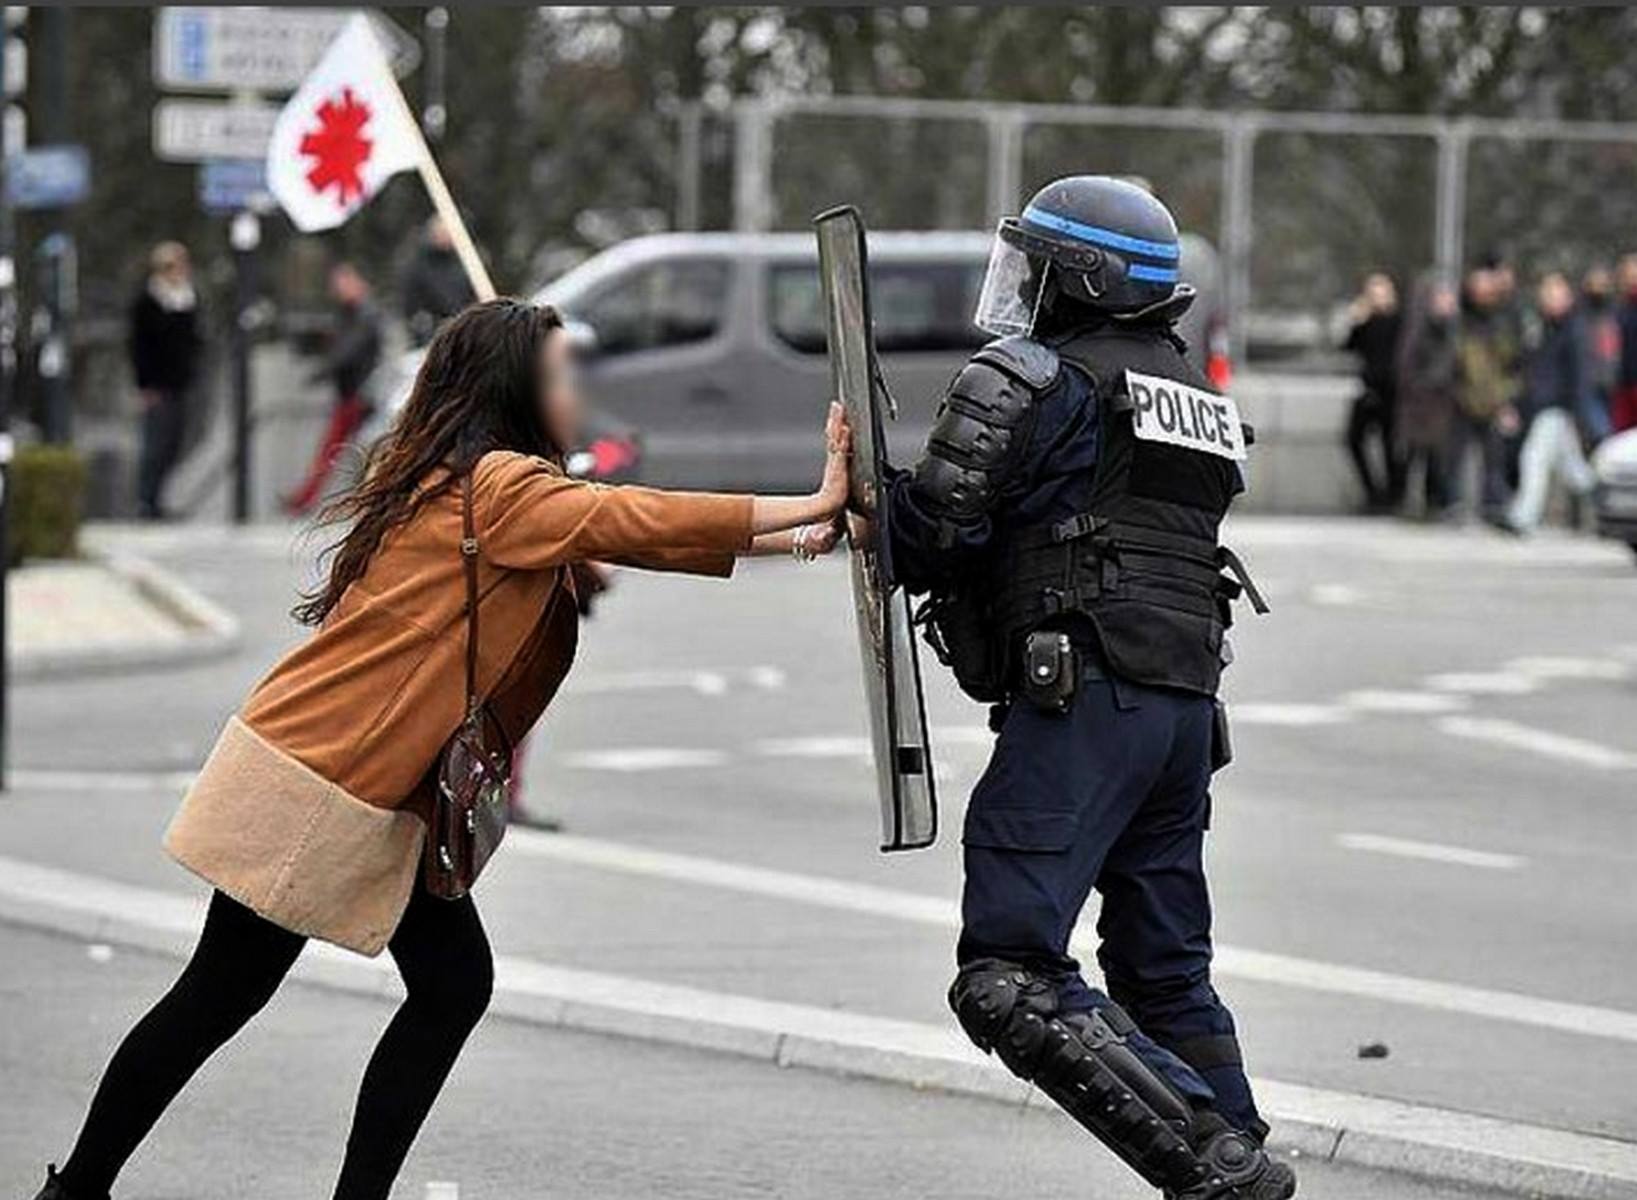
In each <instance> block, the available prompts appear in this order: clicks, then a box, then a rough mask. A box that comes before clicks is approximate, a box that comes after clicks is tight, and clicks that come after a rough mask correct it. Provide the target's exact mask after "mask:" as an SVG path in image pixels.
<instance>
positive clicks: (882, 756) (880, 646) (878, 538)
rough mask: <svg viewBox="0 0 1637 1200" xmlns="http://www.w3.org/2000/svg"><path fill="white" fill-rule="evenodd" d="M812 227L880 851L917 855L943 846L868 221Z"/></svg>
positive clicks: (835, 213)
mask: <svg viewBox="0 0 1637 1200" xmlns="http://www.w3.org/2000/svg"><path fill="white" fill-rule="evenodd" d="M813 224H814V226H815V228H816V229H817V232H818V245H819V274H820V276H821V278H822V279H823V282H824V309H825V319H826V333H827V336H828V340H829V350H830V379H831V386H832V389H833V395H834V396H835V398H836V399H838V400H840V401H841V402H842V404H843V405H845V406H846V409H847V419H848V420H849V421H850V422H851V424H852V429H853V468H852V501H851V504H850V506H849V508H850V511H849V512H848V515H847V542H848V547H849V550H850V552H851V553H850V556H849V557H850V559H851V565H852V588H853V610H854V614H855V616H856V618H857V622H858V648H859V653H860V656H861V658H862V661H863V668H864V695H865V699H866V701H867V702H868V706H869V720H870V740H871V744H872V746H873V748H874V751H875V772H876V784H877V788H878V790H879V793H880V799H881V848H882V849H883V850H916V849H921V848H923V847H926V846H930V845H931V844H932V843H933V841H934V840H935V839H936V837H937V836H938V798H937V789H936V786H935V784H934V782H933V777H932V752H931V746H930V745H929V744H928V742H927V726H926V704H925V701H924V700H923V697H922V693H921V669H920V663H919V661H918V659H917V657H916V646H915V638H914V635H913V631H912V629H911V627H910V601H909V596H908V595H907V594H905V592H904V590H903V589H902V588H898V587H894V586H893V584H892V581H891V578H890V576H889V573H888V572H887V571H886V569H885V563H886V555H885V550H886V547H887V545H888V543H887V540H886V529H885V526H884V524H883V522H884V521H885V518H886V515H887V514H886V510H885V509H884V508H883V509H880V510H878V508H877V499H878V498H879V496H880V495H881V492H882V479H883V475H884V473H885V467H886V462H887V458H886V453H887V446H886V438H885V436H884V435H883V432H882V421H883V416H884V414H883V411H882V410H883V408H886V407H888V406H889V404H890V401H889V399H888V397H887V395H886V389H885V387H884V386H883V384H882V376H881V368H880V365H879V363H878V362H877V361H876V355H875V338H874V333H873V327H872V325H871V321H870V296H869V284H868V276H867V254H866V250H865V244H864V221H863V218H862V217H860V216H859V213H858V210H857V209H855V208H853V207H851V206H844V207H841V208H835V209H831V210H829V211H828V212H824V213H820V214H819V215H818V216H817V217H815V218H814V219H813Z"/></svg>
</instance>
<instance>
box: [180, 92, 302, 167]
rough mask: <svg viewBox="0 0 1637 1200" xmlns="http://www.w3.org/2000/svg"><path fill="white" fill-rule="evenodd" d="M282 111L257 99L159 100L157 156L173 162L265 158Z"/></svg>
mask: <svg viewBox="0 0 1637 1200" xmlns="http://www.w3.org/2000/svg"><path fill="white" fill-rule="evenodd" d="M279 108H280V106H279V105H277V104H268V103H265V102H261V101H254V100H251V101H244V100H161V101H160V102H159V103H158V104H156V105H154V107H153V152H154V154H155V155H156V156H157V157H159V158H162V159H166V160H168V161H170V162H203V161H205V160H206V159H210V158H264V157H266V155H267V142H268V140H269V139H270V138H271V137H272V136H273V123H274V122H275V121H277V120H278V115H279Z"/></svg>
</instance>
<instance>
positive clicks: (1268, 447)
mask: <svg viewBox="0 0 1637 1200" xmlns="http://www.w3.org/2000/svg"><path fill="white" fill-rule="evenodd" d="M1357 392H1358V383H1357V381H1356V380H1355V379H1353V378H1352V377H1351V376H1346V375H1295V374H1280V373H1277V372H1262V371H1241V372H1239V373H1238V374H1237V375H1236V376H1235V378H1234V384H1233V396H1234V399H1235V401H1237V402H1238V404H1239V411H1240V415H1241V416H1243V417H1244V419H1245V420H1246V421H1249V422H1250V423H1251V425H1252V426H1254V427H1255V429H1256V444H1255V445H1254V446H1252V447H1251V455H1250V467H1249V471H1248V474H1249V477H1250V488H1249V490H1248V491H1247V492H1246V494H1245V496H1244V498H1243V499H1242V500H1241V502H1240V505H1241V507H1243V508H1245V509H1247V510H1251V511H1256V512H1274V513H1337V512H1354V511H1357V509H1358V507H1359V505H1360V504H1361V503H1362V502H1363V499H1364V497H1363V494H1362V492H1361V491H1360V490H1359V485H1358V481H1357V479H1356V477H1355V476H1354V474H1353V466H1352V463H1351V462H1349V461H1348V458H1347V448H1346V445H1345V443H1344V442H1343V440H1342V439H1343V434H1344V432H1345V431H1346V428H1347V413H1348V409H1349V408H1350V407H1351V405H1352V401H1353V397H1354V396H1355V395H1356V394H1357Z"/></svg>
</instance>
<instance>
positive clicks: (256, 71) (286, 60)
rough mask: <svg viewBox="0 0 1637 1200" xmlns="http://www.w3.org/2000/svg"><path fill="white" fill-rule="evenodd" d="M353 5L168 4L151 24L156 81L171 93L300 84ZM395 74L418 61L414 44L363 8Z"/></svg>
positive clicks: (279, 89) (393, 25) (285, 89)
mask: <svg viewBox="0 0 1637 1200" xmlns="http://www.w3.org/2000/svg"><path fill="white" fill-rule="evenodd" d="M357 11H358V10H357V9H350V8H262V7H246V8H233V7H203V6H198V7H195V6H181V5H171V6H167V7H165V8H161V9H160V10H159V15H158V19H157V21H156V22H155V27H154V39H153V48H154V49H153V55H154V59H153V77H154V82H155V83H157V84H158V85H159V86H160V87H162V88H165V89H167V90H169V91H198V92H241V91H251V92H290V91H294V90H295V89H296V88H298V87H300V86H301V81H302V80H303V79H305V78H306V77H307V73H308V72H309V71H311V70H312V69H313V67H314V65H315V64H316V63H317V62H318V60H319V59H320V58H322V57H324V51H325V50H327V49H329V46H330V43H331V42H333V41H334V40H335V38H336V35H337V34H339V33H340V32H341V27H342V26H343V25H345V24H346V23H347V21H348V19H349V18H350V17H352V16H353V14H354V13H356V12H357ZM369 16H370V19H371V22H372V24H373V25H374V29H375V34H376V37H377V38H378V39H379V41H380V43H381V45H382V47H383V48H384V49H385V50H386V52H387V57H388V59H389V60H390V61H391V63H392V70H393V73H394V74H396V75H398V76H400V77H402V76H404V75H407V74H409V72H411V71H413V70H414V69H415V68H416V66H418V65H419V63H420V57H421V48H420V43H419V42H418V41H417V40H416V39H415V38H413V37H410V36H409V35H408V34H407V33H405V32H404V31H403V30H402V29H401V28H399V26H398V25H397V23H396V22H394V21H389V20H387V19H385V18H383V17H382V16H380V15H379V14H377V13H370V14H369Z"/></svg>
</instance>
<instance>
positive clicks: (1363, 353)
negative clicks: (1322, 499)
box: [1342, 271, 1404, 512]
mask: <svg viewBox="0 0 1637 1200" xmlns="http://www.w3.org/2000/svg"><path fill="white" fill-rule="evenodd" d="M1348 316H1349V317H1350V319H1351V322H1352V324H1351V327H1350V328H1349V329H1348V331H1347V340H1346V341H1345V342H1344V343H1342V349H1344V350H1349V351H1351V352H1352V353H1354V354H1356V355H1358V357H1359V380H1360V382H1361V383H1362V384H1363V385H1364V388H1363V390H1362V391H1361V392H1360V393H1359V394H1358V396H1357V397H1355V398H1354V400H1353V408H1352V412H1351V414H1350V415H1349V416H1348V420H1347V451H1348V453H1349V454H1350V455H1352V458H1353V466H1354V467H1355V469H1357V471H1358V477H1359V483H1360V484H1361V485H1363V488H1364V503H1365V506H1366V508H1368V509H1369V510H1370V511H1371V512H1386V511H1388V510H1390V509H1392V508H1394V507H1396V506H1397V504H1398V502H1399V500H1400V499H1401V498H1402V496H1403V493H1404V464H1403V456H1402V455H1401V454H1400V453H1399V450H1398V443H1397V439H1396V437H1395V436H1394V433H1393V430H1394V426H1395V425H1396V423H1397V420H1396V418H1397V415H1398V413H1397V408H1398V366H1397V361H1396V360H1397V356H1398V341H1399V332H1400V330H1401V328H1402V326H1403V317H1402V315H1401V314H1400V313H1399V309H1398V289H1397V288H1396V287H1394V286H1393V281H1392V278H1391V277H1390V276H1388V275H1384V274H1382V273H1381V272H1380V271H1377V272H1374V273H1373V274H1371V275H1370V276H1368V277H1367V278H1366V279H1365V280H1364V287H1363V288H1362V289H1360V291H1359V295H1358V298H1357V299H1356V300H1354V301H1353V304H1352V306H1351V308H1350V310H1349V312H1348ZM1372 438H1373V439H1374V440H1375V441H1377V442H1379V443H1380V446H1381V459H1382V470H1381V473H1380V475H1379V476H1378V475H1377V473H1376V470H1375V468H1374V466H1373V465H1372V464H1371V462H1370V452H1369V443H1370V441H1371V440H1372Z"/></svg>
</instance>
